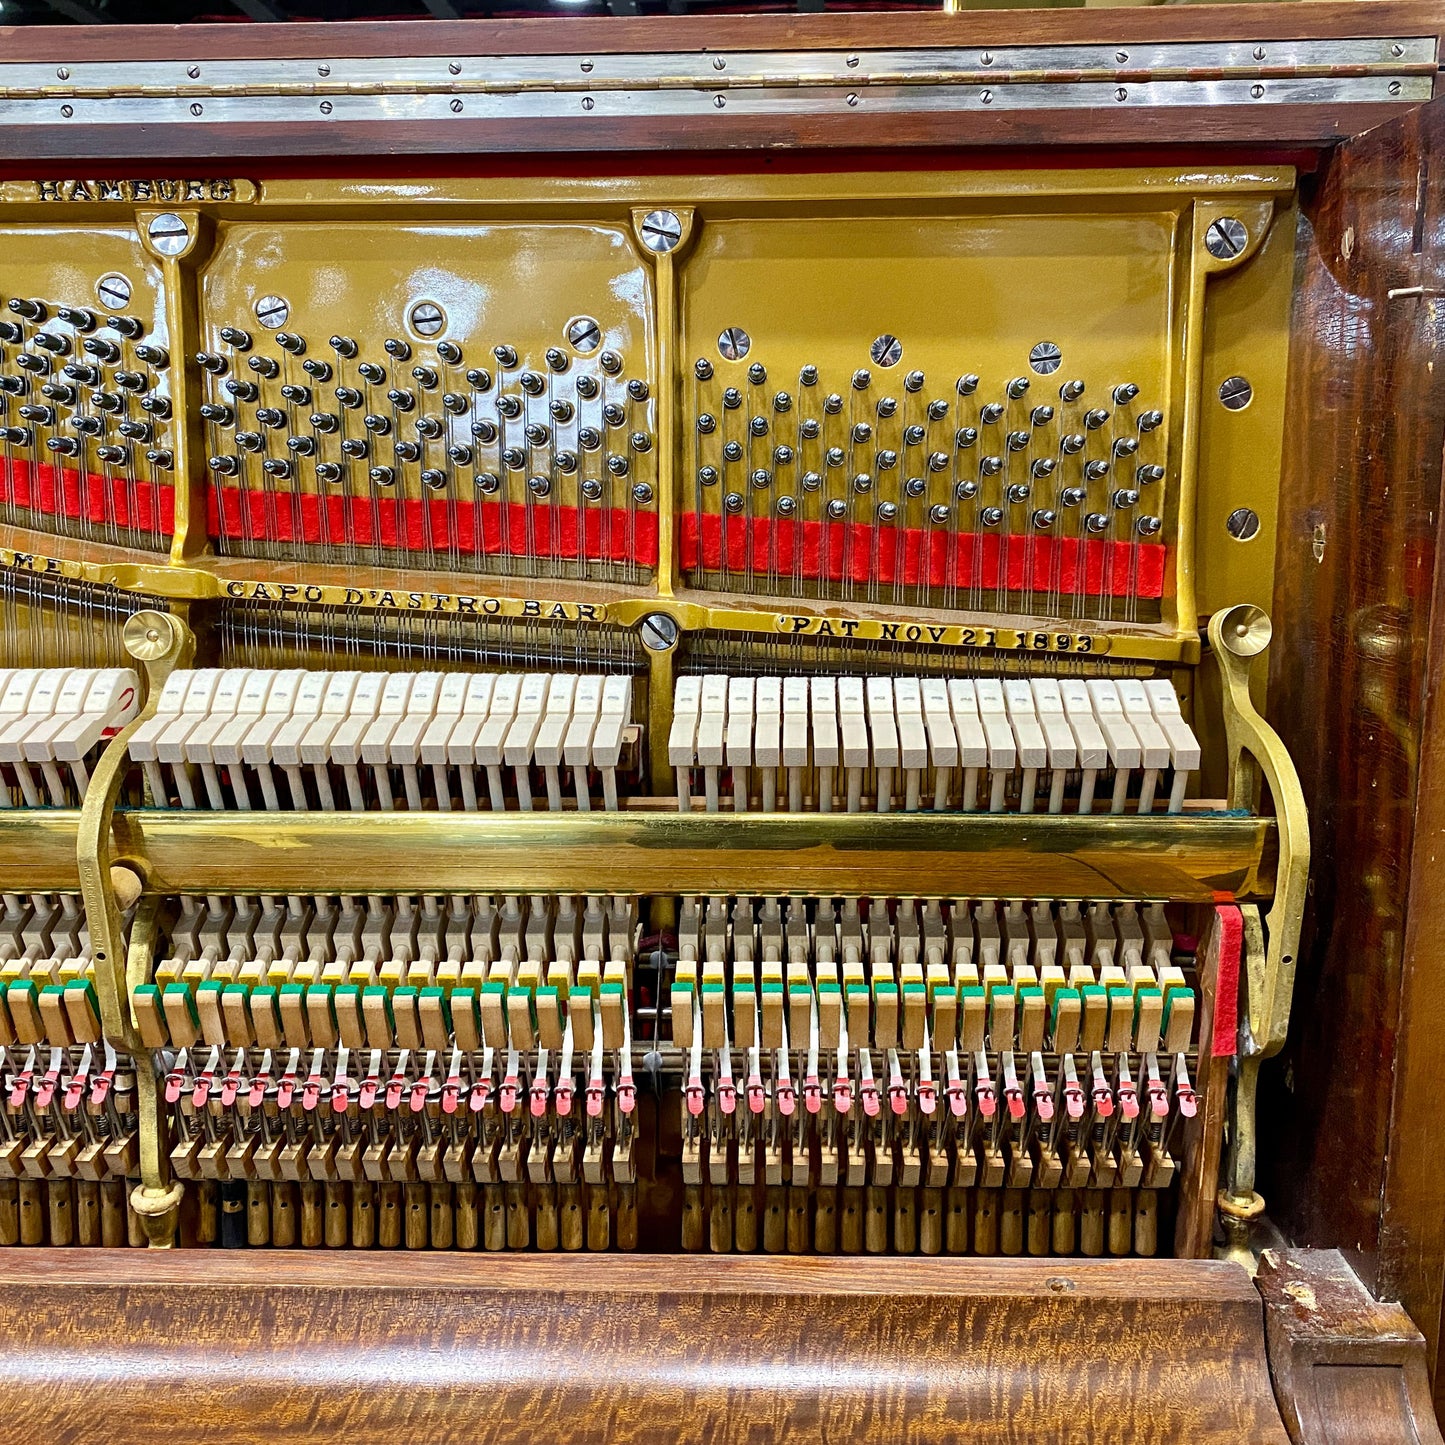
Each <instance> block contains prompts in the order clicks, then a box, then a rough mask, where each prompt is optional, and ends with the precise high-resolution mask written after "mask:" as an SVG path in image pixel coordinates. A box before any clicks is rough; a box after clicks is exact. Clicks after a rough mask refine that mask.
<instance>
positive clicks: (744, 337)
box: [717, 326, 753, 361]
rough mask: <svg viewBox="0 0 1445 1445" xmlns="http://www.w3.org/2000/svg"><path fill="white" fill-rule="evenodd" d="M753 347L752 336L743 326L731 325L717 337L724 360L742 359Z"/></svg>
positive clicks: (718, 346) (718, 347)
mask: <svg viewBox="0 0 1445 1445" xmlns="http://www.w3.org/2000/svg"><path fill="white" fill-rule="evenodd" d="M752 347H753V339H752V337H751V336H749V335H748V333H747V332H746V331H744V330H743V329H742V327H741V326H729V327H728V328H727V329H726V330H725V331H723V332H722V333H721V334H720V335H719V336H718V339H717V349H718V354H719V355H720V356H721V357H722V359H723V360H724V361H741V360H742V359H743V357H745V356H746V355H747V354H748V352H749V351H751V350H752Z"/></svg>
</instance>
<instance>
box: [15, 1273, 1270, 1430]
mask: <svg viewBox="0 0 1445 1445" xmlns="http://www.w3.org/2000/svg"><path fill="white" fill-rule="evenodd" d="M0 1420H3V1421H5V1422H6V1424H5V1429H4V1432H3V1433H4V1434H5V1438H9V1439H17V1440H19V1439H27V1440H29V1439H33V1440H45V1441H47V1442H53V1445H64V1442H80V1441H87V1442H88V1441H93V1440H95V1439H96V1438H98V1437H97V1431H98V1430H103V1432H104V1438H105V1439H107V1441H109V1442H111V1445H130V1442H137V1445H139V1442H147V1445H153V1442H154V1441H156V1440H161V1439H171V1438H177V1437H178V1436H179V1435H181V1434H182V1433H185V1434H186V1436H187V1438H196V1437H197V1434H198V1433H200V1434H203V1435H204V1438H205V1439H206V1440H207V1441H211V1442H237V1445H249V1442H253V1441H254V1442H257V1445H260V1442H266V1445H275V1442H283V1441H291V1440H302V1439H308V1440H309V1439H316V1440H336V1441H345V1442H346V1445H370V1442H377V1445H381V1442H385V1445H400V1442H403V1441H405V1442H413V1441H418V1442H419V1441H426V1442H428V1445H441V1442H446V1441H453V1440H456V1441H461V1440H467V1441H471V1442H485V1441H526V1442H529V1445H540V1442H545V1441H550V1440H567V1441H569V1442H583V1441H603V1440H606V1441H609V1442H646V1441H664V1440H666V1441H693V1440H696V1441H701V1440H707V1441H712V1442H724V1441H729V1442H730V1441H744V1440H753V1441H755V1440H773V1441H804V1440H824V1439H827V1440H855V1439H856V1440H864V1439H867V1440H889V1439H909V1440H913V1441H919V1442H925V1441H930V1440H967V1441H976V1442H981V1441H990V1442H993V1441H998V1442H1019V1445H1023V1442H1029V1445H1040V1442H1048V1441H1059V1442H1063V1441H1069V1442H1090V1445H1092V1442H1104V1441H1109V1442H1130V1441H1146V1440H1147V1441H1163V1440H1170V1441H1173V1440H1188V1441H1190V1442H1191V1445H1207V1442H1213V1441H1219V1442H1225V1441H1228V1442H1230V1445H1238V1442H1242V1441H1248V1442H1252V1445H1283V1442H1284V1440H1285V1436H1284V1432H1283V1430H1282V1428H1281V1426H1280V1423H1279V1418H1278V1414H1277V1412H1276V1410H1275V1406H1274V1402H1273V1398H1272V1395H1271V1391H1270V1385H1269V1377H1268V1371H1267V1369H1266V1365H1265V1357H1264V1339H1263V1319H1262V1311H1261V1307H1260V1303H1259V1299H1258V1297H1257V1295H1256V1294H1255V1292H1254V1289H1253V1287H1252V1285H1251V1284H1250V1281H1249V1280H1248V1278H1247V1277H1246V1276H1245V1275H1244V1273H1243V1272H1242V1271H1241V1270H1239V1269H1237V1268H1236V1267H1235V1266H1233V1265H1228V1264H1221V1263H1217V1262H1204V1261H1195V1262H1128V1263H1118V1262H1097V1261H1096V1262H1082V1261H1069V1262H1068V1263H1067V1264H1062V1263H1059V1264H1050V1263H1046V1262H1034V1261H1027V1260H1017V1261H984V1260H950V1261H947V1262H942V1261H940V1262H925V1261H900V1260H844V1261H830V1262H829V1263H828V1264H826V1265H819V1264H817V1263H815V1262H812V1261H805V1260H797V1261H793V1260H763V1259H741V1258H707V1259H697V1258H687V1259H683V1258H679V1257H652V1258H649V1259H646V1260H637V1259H631V1258H627V1257H624V1256H571V1257H567V1258H556V1259H538V1258H528V1259H520V1258H519V1259H508V1258H502V1259H498V1258H485V1259H483V1258H476V1257H456V1256H451V1257H442V1256H438V1255H435V1254H412V1255H407V1254H389V1255H384V1254H376V1253H365V1254H348V1255H347V1256H345V1257H344V1258H343V1257H337V1256H331V1257H326V1256H322V1257H319V1258H318V1257H316V1256H307V1255H303V1254H280V1253H272V1252H259V1251H256V1252H252V1251H248V1252H246V1253H245V1254H238V1253H231V1252H223V1251H218V1250H208V1251H176V1252H172V1253H157V1252H154V1251H152V1252H146V1253H139V1252H136V1253H131V1252H120V1251H116V1252H110V1251H99V1250H94V1251H91V1250H87V1251H74V1250H72V1251H64V1250H57V1251H43V1250H33V1251H24V1252H18V1251H10V1252H7V1253H6V1254H5V1256H4V1257H0Z"/></svg>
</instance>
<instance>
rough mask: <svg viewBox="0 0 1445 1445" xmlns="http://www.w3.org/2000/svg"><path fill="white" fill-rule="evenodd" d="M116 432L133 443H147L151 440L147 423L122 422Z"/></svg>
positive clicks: (149, 425)
mask: <svg viewBox="0 0 1445 1445" xmlns="http://www.w3.org/2000/svg"><path fill="white" fill-rule="evenodd" d="M116 430H117V431H119V432H120V434H121V436H123V437H129V438H130V440H131V441H133V442H149V441H150V439H151V424H150V423H149V422H148V421H123V422H121V424H120V426H119V427H117V428H116Z"/></svg>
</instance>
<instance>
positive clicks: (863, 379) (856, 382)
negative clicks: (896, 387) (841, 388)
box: [853, 366, 873, 391]
mask: <svg viewBox="0 0 1445 1445" xmlns="http://www.w3.org/2000/svg"><path fill="white" fill-rule="evenodd" d="M872 383H873V376H872V374H871V373H870V372H869V371H868V369H867V368H866V367H861V366H860V367H859V368H858V370H857V371H855V372H854V373H853V390H854V391H866V390H867V389H868V388H869V386H871V385H872Z"/></svg>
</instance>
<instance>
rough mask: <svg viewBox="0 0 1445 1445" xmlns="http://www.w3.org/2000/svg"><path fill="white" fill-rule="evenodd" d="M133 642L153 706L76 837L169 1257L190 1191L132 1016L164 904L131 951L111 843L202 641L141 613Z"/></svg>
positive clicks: (102, 997)
mask: <svg viewBox="0 0 1445 1445" xmlns="http://www.w3.org/2000/svg"><path fill="white" fill-rule="evenodd" d="M124 638H125V645H126V650H127V651H128V652H129V653H130V654H131V656H132V657H134V658H136V659H137V660H138V661H139V662H141V663H142V664H143V666H144V668H145V674H146V701H145V706H144V707H143V708H141V710H140V712H139V713H138V714H137V715H136V717H135V718H134V720H133V721H132V722H130V723H129V724H128V725H127V726H126V727H124V728H122V729H121V730H120V732H118V733H117V734H116V735H115V737H114V738H112V739H111V741H110V743H109V744H108V745H107V746H106V749H105V751H104V752H103V753H102V754H101V757H100V761H99V762H98V763H97V764H96V767H95V771H94V773H93V774H92V775H91V784H90V789H89V791H88V792H87V793H86V795H85V803H84V805H83V807H82V808H81V811H80V826H79V828H78V830H77V833H76V843H75V846H76V867H77V871H78V872H79V874H80V892H81V896H82V897H83V898H84V900H85V914H86V920H87V922H88V924H89V927H90V936H91V940H92V943H93V952H92V958H93V960H94V967H95V991H96V995H97V997H98V999H99V1001H100V1017H101V1026H102V1028H103V1029H104V1031H105V1035H106V1037H107V1038H108V1039H110V1040H111V1041H112V1042H113V1043H114V1044H116V1045H117V1046H118V1047H121V1048H124V1049H126V1050H127V1051H128V1052H129V1053H130V1054H131V1056H132V1057H133V1058H134V1059H135V1064H136V1070H135V1074H136V1105H137V1116H138V1120H139V1133H140V1152H141V1183H140V1184H139V1186H137V1188H136V1189H135V1190H134V1192H133V1193H132V1196H131V1204H132V1207H133V1208H134V1209H135V1210H136V1212H137V1213H138V1214H139V1215H140V1216H141V1219H142V1221H143V1222H144V1225H145V1231H146V1237H147V1239H148V1240H149V1241H150V1244H151V1246H152V1247H153V1248H166V1247H168V1246H169V1245H170V1243H171V1241H172V1239H173V1238H174V1235H175V1228H176V1216H177V1210H178V1209H179V1207H180V1202H181V1191H180V1188H179V1186H177V1185H176V1184H174V1183H173V1181H172V1180H171V1178H170V1165H169V1161H168V1159H167V1157H166V1151H165V1148H164V1109H163V1106H162V1104H161V1100H160V1093H159V1088H158V1083H159V1081H158V1080H157V1078H156V1073H155V1069H154V1067H153V1066H151V1067H148V1065H149V1064H150V1051H149V1050H148V1049H146V1048H145V1046H144V1045H143V1044H142V1043H141V1041H140V1035H139V1033H138V1032H137V1030H136V1025H135V1020H134V1018H133V1016H132V1014H131V1007H130V999H131V993H130V985H131V983H132V982H133V981H138V980H137V978H136V975H137V974H139V975H141V976H142V977H143V976H144V975H146V974H147V973H148V972H149V968H150V964H151V960H152V959H153V957H154V954H155V941H156V936H157V924H158V922H159V910H160V900H159V898H156V897H150V898H146V897H141V898H140V899H139V902H138V904H137V910H136V915H135V920H134V922H133V924H132V928H131V940H130V946H129V948H127V946H126V941H125V935H124V931H123V924H122V920H121V907H120V902H119V899H118V898H117V885H119V886H120V887H121V888H123V889H125V890H126V891H127V892H131V893H133V894H135V895H138V894H139V888H138V886H137V885H138V884H139V881H140V880H139V879H138V878H137V876H136V874H135V873H134V871H133V870H132V869H130V868H128V867H126V868H114V867H112V858H113V848H112V841H111V839H112V826H113V818H114V814H115V806H116V803H117V801H118V800H119V798H120V789H121V784H122V783H123V781H124V780H125V773H126V768H127V765H128V757H127V752H128V749H129V746H130V739H131V736H132V734H133V733H134V732H135V730H136V728H137V727H138V726H139V725H140V723H141V722H142V721H144V720H145V719H146V718H148V717H151V716H152V715H153V714H154V713H155V710H156V704H157V703H158V702H159V700H160V695H161V688H162V687H163V686H164V685H165V681H166V678H168V677H169V676H170V674H171V672H172V671H173V670H174V669H175V668H177V667H184V666H186V665H188V664H189V662H190V660H191V658H192V657H193V656H194V654H195V646H196V641H195V638H194V636H193V635H192V634H191V631H190V629H189V628H188V627H187V626H186V625H185V623H184V622H182V621H181V620H180V618H178V617H174V616H172V615H171V614H170V613H169V612H152V611H144V612H137V613H135V614H134V615H133V616H132V617H131V618H130V620H129V621H128V622H127V623H126V625H125V633H124Z"/></svg>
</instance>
